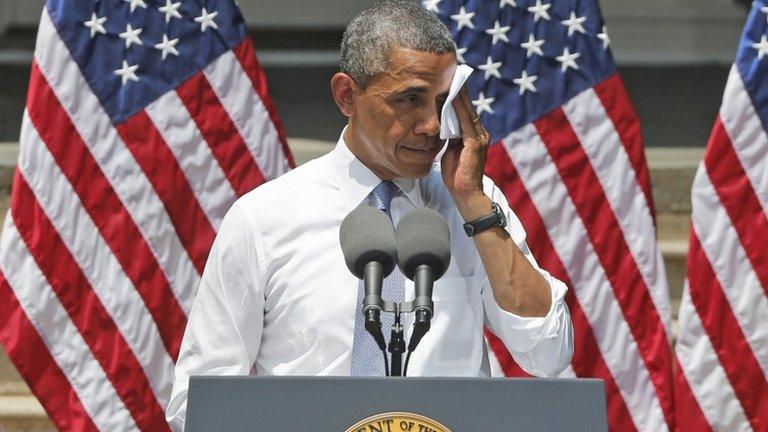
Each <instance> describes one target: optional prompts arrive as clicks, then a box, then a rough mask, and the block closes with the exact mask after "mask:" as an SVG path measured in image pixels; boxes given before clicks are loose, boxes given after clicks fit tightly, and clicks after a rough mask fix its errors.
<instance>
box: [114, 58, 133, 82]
mask: <svg viewBox="0 0 768 432" xmlns="http://www.w3.org/2000/svg"><path fill="white" fill-rule="evenodd" d="M138 68H139V65H137V64H136V65H133V66H128V62H127V61H125V60H123V67H122V68H120V69H118V70H116V71H115V75H119V76H120V78H122V79H123V85H125V83H127V82H128V80H131V81H138V80H139V77H138V76H136V69H138Z"/></svg>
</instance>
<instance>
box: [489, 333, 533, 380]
mask: <svg viewBox="0 0 768 432" xmlns="http://www.w3.org/2000/svg"><path fill="white" fill-rule="evenodd" d="M484 333H485V337H486V338H488V345H490V346H491V350H492V351H493V354H494V355H495V356H496V360H497V361H498V362H499V366H501V370H502V372H504V376H506V377H516V378H533V375H531V374H529V373H528V372H526V371H524V370H523V368H521V367H520V365H518V364H517V362H516V361H515V359H513V358H512V354H510V353H509V351H507V347H506V346H504V342H502V340H501V339H499V338H498V337H497V336H496V335H495V334H493V332H492V331H491V330H490V329H488V328H487V327H486V328H485V329H484Z"/></svg>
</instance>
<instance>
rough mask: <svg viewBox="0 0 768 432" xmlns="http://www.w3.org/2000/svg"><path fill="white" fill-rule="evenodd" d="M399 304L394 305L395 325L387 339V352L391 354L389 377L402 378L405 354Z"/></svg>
mask: <svg viewBox="0 0 768 432" xmlns="http://www.w3.org/2000/svg"><path fill="white" fill-rule="evenodd" d="M400 307H401V304H400V303H396V304H395V312H394V313H395V323H394V324H393V325H392V333H391V335H390V337H389V347H387V351H389V353H390V354H391V356H390V363H391V366H390V368H389V371H390V372H389V374H390V376H403V353H404V352H405V339H404V338H403V325H402V324H401V323H400Z"/></svg>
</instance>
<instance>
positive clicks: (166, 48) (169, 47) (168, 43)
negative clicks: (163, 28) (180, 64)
mask: <svg viewBox="0 0 768 432" xmlns="http://www.w3.org/2000/svg"><path fill="white" fill-rule="evenodd" d="M177 43H179V38H174V39H170V40H169V39H168V35H165V34H164V35H163V41H162V42H160V43H159V44H157V45H155V48H157V49H159V50H163V54H162V55H163V60H165V58H166V57H168V54H169V53H170V54H173V55H175V56H178V55H179V51H177V50H176V44H177Z"/></svg>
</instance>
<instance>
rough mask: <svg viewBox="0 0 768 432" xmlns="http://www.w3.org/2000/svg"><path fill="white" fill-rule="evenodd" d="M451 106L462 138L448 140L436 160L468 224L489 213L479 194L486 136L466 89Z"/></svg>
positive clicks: (487, 200)
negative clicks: (446, 146)
mask: <svg viewBox="0 0 768 432" xmlns="http://www.w3.org/2000/svg"><path fill="white" fill-rule="evenodd" d="M452 103H453V109H454V110H456V116H457V117H458V118H459V125H460V127H461V136H462V137H461V138H456V139H452V140H450V141H449V143H448V148H447V149H446V151H445V154H444V155H443V158H442V160H441V161H440V164H441V171H442V175H443V182H445V186H446V187H447V188H448V191H449V192H450V193H451V196H452V197H453V200H454V202H455V203H456V207H457V208H458V209H459V212H460V213H461V215H462V217H464V220H466V221H472V220H475V219H477V218H479V217H481V216H484V215H486V214H488V213H489V212H490V210H491V201H490V199H489V198H488V197H486V196H485V194H484V193H483V171H484V170H485V159H486V156H487V153H488V144H489V141H490V134H488V131H486V130H485V128H484V127H483V125H482V123H480V118H479V117H478V115H477V114H476V113H475V109H474V107H473V106H472V101H471V100H470V98H469V92H468V91H467V87H466V86H464V87H463V88H462V89H461V91H459V94H458V96H457V97H456V98H455V99H454V100H453V102H452Z"/></svg>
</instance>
